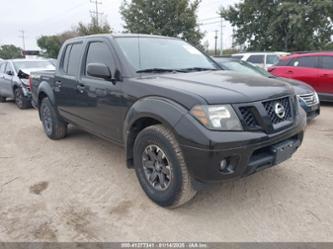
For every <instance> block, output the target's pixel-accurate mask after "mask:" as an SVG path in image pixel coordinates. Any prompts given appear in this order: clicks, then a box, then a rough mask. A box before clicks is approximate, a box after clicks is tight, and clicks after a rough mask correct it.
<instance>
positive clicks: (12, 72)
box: [6, 63, 14, 75]
mask: <svg viewBox="0 0 333 249" xmlns="http://www.w3.org/2000/svg"><path fill="white" fill-rule="evenodd" d="M6 74H8V75H10V74H11V75H13V74H14V70H13V67H12V65H11V64H10V63H7V67H6Z"/></svg>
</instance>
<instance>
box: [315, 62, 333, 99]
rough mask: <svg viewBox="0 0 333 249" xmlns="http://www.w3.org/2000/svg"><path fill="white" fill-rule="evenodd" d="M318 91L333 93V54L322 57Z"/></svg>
mask: <svg viewBox="0 0 333 249" xmlns="http://www.w3.org/2000/svg"><path fill="white" fill-rule="evenodd" d="M317 91H318V92H320V93H327V94H333V56H321V57H320V69H319V78H318V87H317Z"/></svg>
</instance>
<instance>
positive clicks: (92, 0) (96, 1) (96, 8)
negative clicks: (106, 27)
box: [90, 0, 103, 26]
mask: <svg viewBox="0 0 333 249" xmlns="http://www.w3.org/2000/svg"><path fill="white" fill-rule="evenodd" d="M90 3H93V4H95V11H93V10H91V11H90V14H92V15H95V18H96V25H97V26H98V16H99V15H103V13H102V12H98V5H102V4H103V3H102V2H99V1H98V0H90Z"/></svg>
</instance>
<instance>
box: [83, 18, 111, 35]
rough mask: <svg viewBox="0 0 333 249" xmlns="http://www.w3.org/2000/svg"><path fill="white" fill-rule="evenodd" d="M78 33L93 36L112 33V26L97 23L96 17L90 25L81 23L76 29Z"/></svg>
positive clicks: (105, 23)
mask: <svg viewBox="0 0 333 249" xmlns="http://www.w3.org/2000/svg"><path fill="white" fill-rule="evenodd" d="M76 32H77V33H78V34H79V35H93V34H105V33H112V30H111V27H110V25H109V24H108V23H107V22H106V21H103V22H102V24H99V23H97V19H96V17H92V18H91V22H90V23H89V24H88V25H84V24H83V23H81V22H80V23H79V26H78V27H77V28H76Z"/></svg>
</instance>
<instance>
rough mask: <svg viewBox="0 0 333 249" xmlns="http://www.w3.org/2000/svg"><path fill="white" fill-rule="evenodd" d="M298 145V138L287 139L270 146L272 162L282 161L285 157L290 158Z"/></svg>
mask: <svg viewBox="0 0 333 249" xmlns="http://www.w3.org/2000/svg"><path fill="white" fill-rule="evenodd" d="M298 146H299V141H298V140H294V139H293V140H288V141H284V142H282V143H279V144H276V145H273V146H272V152H273V153H274V155H275V157H274V164H279V163H282V162H283V161H286V160H287V159H289V158H291V156H292V155H293V154H294V152H295V151H296V150H297V148H298Z"/></svg>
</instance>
